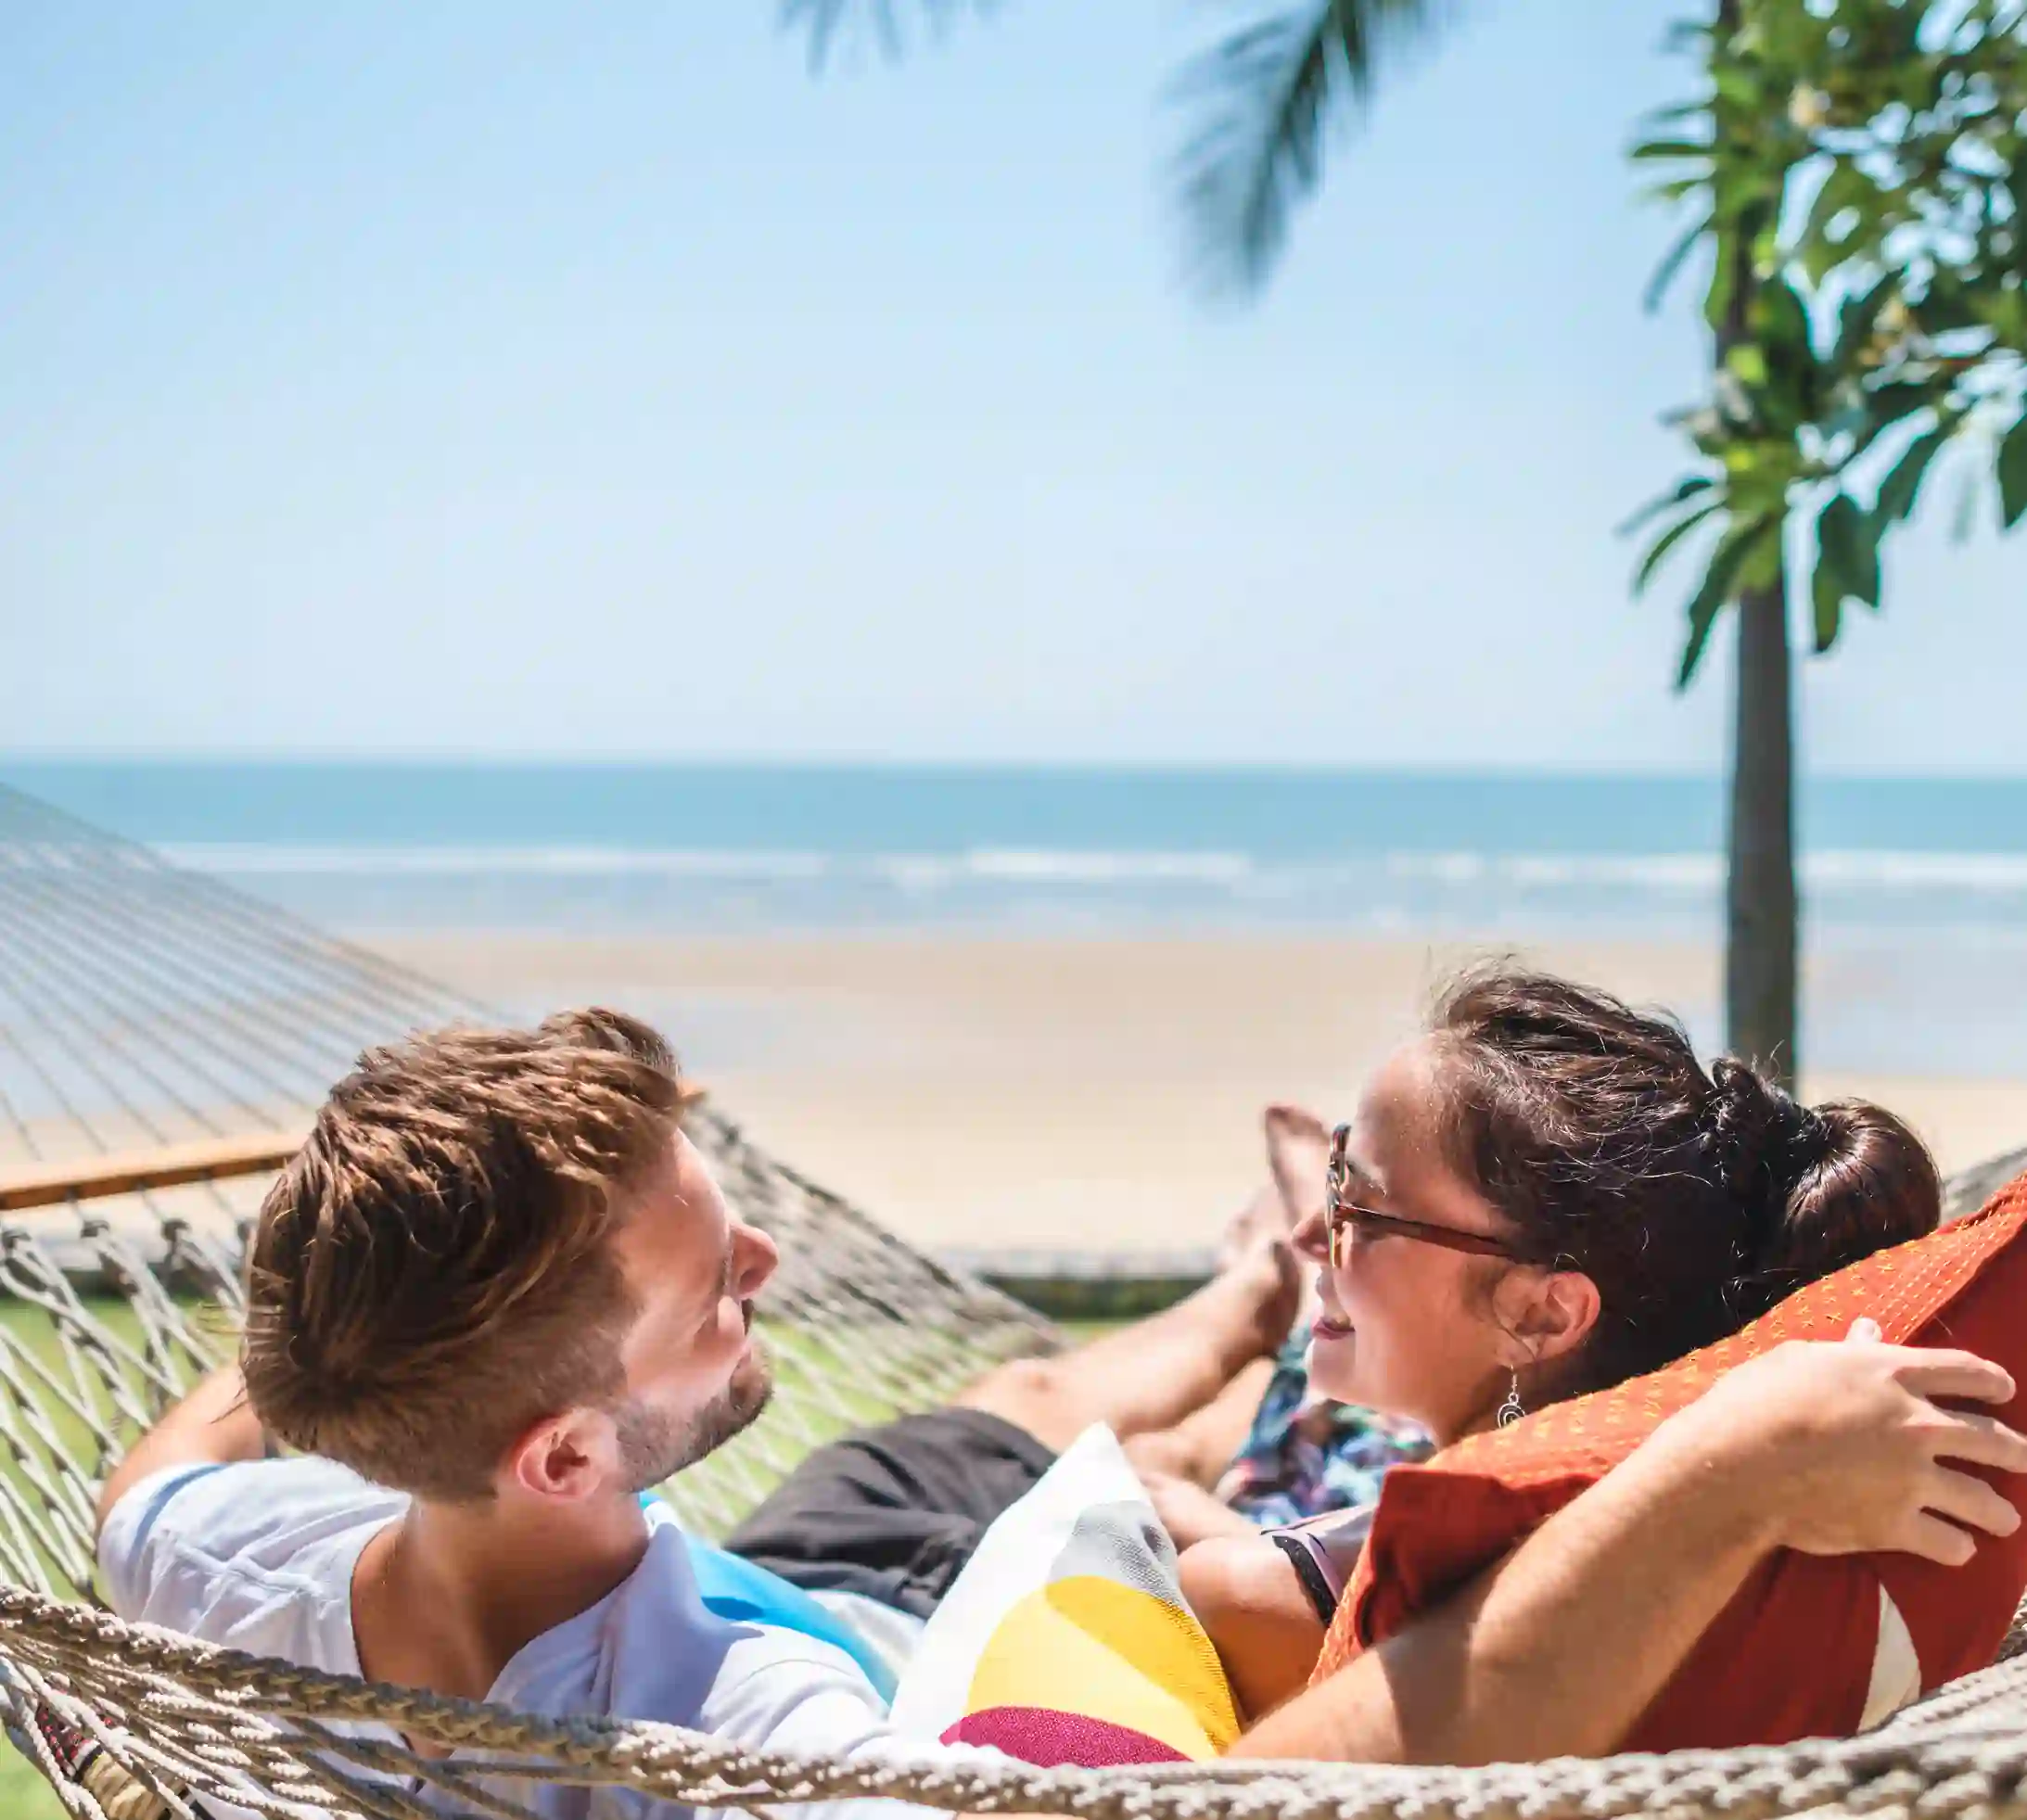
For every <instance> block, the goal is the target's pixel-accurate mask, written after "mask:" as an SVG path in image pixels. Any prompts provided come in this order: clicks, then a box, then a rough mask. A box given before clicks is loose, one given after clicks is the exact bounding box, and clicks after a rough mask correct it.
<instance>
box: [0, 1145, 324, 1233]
mask: <svg viewBox="0 0 2027 1820" xmlns="http://www.w3.org/2000/svg"><path fill="white" fill-rule="evenodd" d="M302 1139H303V1133H302V1132H300V1131H263V1132H261V1134H260V1135H259V1136H257V1137H251V1138H208V1139H205V1140H204V1141H203V1142H202V1143H197V1144H172V1145H169V1146H167V1147H165V1148H163V1149H160V1150H147V1151H128V1152H124V1153H122V1154H121V1155H117V1156H94V1157H83V1158H75V1159H73V1160H72V1161H70V1162H69V1163H50V1164H38V1165H36V1166H35V1167H33V1168H30V1169H8V1170H6V1171H0V1214H18V1213H22V1212H24V1211H26V1210H27V1209H29V1208H32V1207H57V1206H62V1205H64V1204H66V1203H70V1202H72V1201H101V1200H104V1199H105V1198H106V1197H107V1196H108V1195H113V1194H136V1193H139V1192H140V1191H141V1190H144V1189H151V1188H180V1187H182V1186H184V1185H185V1183H188V1182H216V1181H225V1180H228V1179H230V1178H231V1177H236V1176H261V1175H265V1174H267V1173H268V1172H269V1171H270V1170H274V1169H279V1168H280V1167H281V1166H282V1165H283V1164H285V1163H287V1161H288V1159H289V1158H290V1157H292V1156H293V1155H295V1153H296V1152H297V1151H299V1150H300V1149H301V1148H302Z"/></svg>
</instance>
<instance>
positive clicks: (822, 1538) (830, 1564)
mask: <svg viewBox="0 0 2027 1820" xmlns="http://www.w3.org/2000/svg"><path fill="white" fill-rule="evenodd" d="M1055 1460H1056V1457H1055V1455H1054V1454H1053V1453H1052V1452H1051V1451H1050V1449H1048V1448H1047V1447H1045V1446H1043V1445H1041V1443H1040V1442H1039V1441H1038V1440H1036V1439H1035V1437H1034V1436H1033V1435H1032V1434H1030V1433H1028V1432H1027V1431H1026V1429H1024V1428H1017V1427H1015V1426H1014V1423H1012V1422H1010V1421H1006V1420H1004V1419H1001V1417H998V1416H988V1414H987V1413H986V1412H985V1411H984V1410H983V1409H937V1410H932V1411H931V1412H930V1413H929V1414H927V1415H925V1416H903V1417H902V1418H901V1419H899V1421H895V1422H888V1423H887V1424H886V1426H885V1427H883V1428H875V1429H868V1430H867V1431H866V1432H864V1433H862V1434H854V1435H850V1436H848V1438H847V1439H845V1440H843V1441H834V1442H833V1443H832V1444H831V1445H829V1446H827V1447H819V1448H818V1449H817V1451H816V1452H815V1453H813V1454H811V1455H810V1457H809V1458H808V1459H806V1460H804V1461H803V1463H802V1464H801V1465H800V1466H798V1467H797V1469H796V1470H794V1471H793V1472H791V1473H790V1474H789V1475H788V1477H787V1478H786V1479H784V1481H783V1482H782V1483H781V1485H780V1486H779V1487H778V1488H777V1489H776V1490H775V1491H774V1492H773V1493H772V1495H770V1496H769V1497H768V1498H767V1499H766V1501H765V1502H764V1503H762V1504H761V1506H760V1508H759V1509H758V1510H756V1511H755V1512H754V1513H753V1514H752V1515H751V1516H750V1517H748V1518H747V1519H746V1521H745V1522H743V1523H741V1524H740V1525H739V1527H738V1528H737V1529H735V1530H734V1531H733V1533H732V1534H731V1535H730V1536H728V1537H727V1538H726V1540H725V1546H727V1547H728V1548H730V1549H731V1550H732V1551H733V1554H735V1555H744V1556H745V1557H746V1559H747V1560H749V1561H752V1562H753V1563H755V1565H757V1566H759V1567H764V1568H769V1569H771V1570H772V1571H773V1572H776V1573H778V1574H780V1575H781V1576H782V1578H783V1579H784V1580H787V1581H790V1582H792V1583H793V1584H794V1585H797V1586H800V1587H802V1588H804V1589H805V1590H806V1591H809V1592H842V1593H859V1594H862V1595H863V1596H864V1597H867V1598H873V1599H878V1600H879V1602H880V1603H881V1604H882V1605H891V1606H894V1607H896V1608H898V1609H899V1610H902V1611H912V1612H913V1613H914V1614H915V1615H916V1616H917V1617H920V1618H926V1617H927V1616H928V1615H929V1613H930V1612H931V1611H933V1610H936V1606H937V1600H938V1599H940V1598H941V1597H943V1595H944V1594H945V1593H947V1592H949V1591H950V1583H951V1582H952V1581H953V1580H955V1579H956V1578H957V1576H958V1574H959V1573H961V1572H963V1567H964V1563H965V1562H966V1561H968V1560H969V1559H971V1558H972V1551H973V1550H974V1549H975V1548H976V1547H977V1546H978V1538H979V1537H980V1536H981V1535H983V1534H985V1532H986V1527H987V1525H988V1524H989V1523H990V1522H991V1521H992V1520H993V1519H994V1518H995V1517H997V1516H998V1515H999V1514H1000V1513H1001V1511H1002V1510H1004V1509H1005V1508H1007V1506H1008V1505H1010V1504H1012V1503H1014V1500H1015V1499H1017V1498H1018V1497H1020V1496H1021V1495H1022V1494H1024V1493H1025V1492H1026V1491H1027V1490H1028V1489H1029V1488H1030V1487H1031V1486H1032V1485H1034V1483H1036V1481H1037V1480H1039V1478H1040V1477H1041V1475H1042V1474H1043V1473H1044V1472H1046V1471H1048V1470H1049V1469H1050V1468H1051V1467H1052V1466H1053V1465H1054V1464H1055Z"/></svg>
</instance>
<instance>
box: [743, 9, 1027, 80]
mask: <svg viewBox="0 0 2027 1820" xmlns="http://www.w3.org/2000/svg"><path fill="white" fill-rule="evenodd" d="M997 4H998V0H911V4H910V5H909V6H908V7H907V8H906V10H908V11H911V12H912V13H914V14H915V15H916V16H917V17H918V18H919V19H920V20H921V22H922V23H923V24H924V25H925V26H926V27H927V28H928V30H929V32H930V33H931V35H932V36H934V35H937V34H939V33H941V32H944V31H945V30H946V29H948V27H949V25H950V21H951V20H952V19H956V18H957V17H958V16H959V15H961V14H963V13H989V12H991V11H992V10H993V8H994V6H996V5H997ZM901 10H902V9H900V8H897V6H895V4H894V0H780V12H779V19H780V22H781V28H782V30H783V31H784V32H807V33H808V34H809V40H810V69H811V70H822V68H823V66H824V65H825V64H826V63H827V62H828V61H829V60H830V56H831V51H832V48H833V46H834V45H835V44H836V42H837V40H838V37H839V35H840V34H841V33H843V32H850V31H853V30H855V29H856V30H863V31H867V32H871V33H872V34H873V37H874V39H875V40H876V41H877V42H878V44H879V46H880V49H881V52H882V53H883V55H885V56H886V57H890V58H892V57H899V56H900V55H901V54H902V52H904V51H905V50H906V49H907V48H908V35H907V32H906V29H905V28H904V27H903V25H902V23H901V19H900V11H901Z"/></svg>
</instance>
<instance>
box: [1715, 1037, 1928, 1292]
mask: <svg viewBox="0 0 2027 1820" xmlns="http://www.w3.org/2000/svg"><path fill="white" fill-rule="evenodd" d="M1711 1084H1712V1094H1711V1126H1712V1134H1713V1136H1714V1138H1715V1141H1716V1144H1717V1148H1718V1152H1719V1156H1720V1158H1721V1161H1722V1165H1723V1168H1724V1173H1725V1177H1726V1179H1727V1183H1728V1184H1729V1186H1730V1188H1731V1190H1732V1192H1733V1193H1734V1194H1735V1195H1736V1196H1737V1197H1738V1199H1739V1202H1740V1204H1741V1205H1742V1206H1743V1207H1744V1209H1745V1211H1746V1215H1747V1218H1748V1221H1749V1224H1750V1228H1751V1232H1752V1235H1753V1236H1752V1240H1751V1246H1752V1260H1751V1265H1750V1274H1749V1276H1748V1277H1747V1279H1746V1280H1745V1281H1744V1282H1742V1283H1741V1284H1740V1286H1739V1287H1740V1292H1741V1293H1742V1294H1743V1295H1744V1297H1745V1298H1746V1301H1747V1303H1748V1304H1749V1305H1750V1310H1751V1312H1753V1313H1759V1312H1761V1311H1763V1310H1765V1309H1766V1308H1770V1307H1772V1306H1773V1305H1774V1304H1775V1303H1776V1302H1778V1301H1779V1300H1780V1299H1781V1298H1782V1297H1783V1296H1784V1295H1786V1294H1788V1293H1789V1292H1790V1291H1791V1290H1793V1289H1795V1288H1797V1287H1798V1286H1800V1285H1801V1284H1803V1283H1805V1282H1812V1281H1814V1280H1815V1279H1817V1278H1818V1277H1822V1276H1827V1275H1829V1272H1831V1271H1833V1270H1838V1269H1842V1267H1843V1266H1845V1265H1847V1264H1854V1263H1855V1262H1856V1261H1857V1260H1858V1259H1859V1258H1861V1257H1866V1256H1869V1255H1870V1254H1872V1253H1873V1252H1876V1251H1883V1250H1884V1249H1885V1248H1886V1247H1887V1246H1889V1245H1897V1244H1900V1243H1902V1242H1904V1241H1906V1240H1909V1239H1919V1238H1920V1237H1921V1236H1922V1235H1923V1234H1924V1233H1927V1232H1932V1231H1933V1230H1934V1229H1935V1227H1936V1223H1937V1221H1938V1220H1939V1219H1940V1218H1941V1217H1942V1204H1943V1186H1942V1180H1941V1177H1939V1176H1938V1174H1937V1172H1936V1167H1935V1159H1934V1158H1933V1157H1931V1155H1930V1154H1929V1151H1928V1147H1927V1146H1926V1145H1925V1144H1923V1143H1922V1141H1921V1139H1919V1138H1918V1137H1916V1135H1915V1134H1914V1132H1913V1131H1912V1130H1911V1129H1910V1128H1909V1127H1908V1126H1907V1125H1906V1122H1905V1121H1904V1120H1902V1119H1900V1118H1898V1117H1896V1116H1895V1115H1894V1114H1892V1113H1890V1112H1888V1111H1887V1110H1886V1109H1885V1108H1884V1107H1883V1106H1876V1105H1873V1104H1872V1103H1871V1102H1870V1101H1865V1100H1836V1101H1829V1103H1828V1104H1825V1105H1821V1106H1804V1105H1802V1104H1800V1103H1799V1102H1797V1101H1795V1100H1793V1099H1791V1097H1790V1096H1789V1095H1788V1094H1786V1093H1784V1092H1782V1091H1781V1090H1780V1088H1778V1087H1776V1086H1774V1085H1773V1083H1771V1082H1770V1081H1768V1080H1767V1079H1766V1077H1765V1076H1764V1075H1760V1074H1759V1073H1758V1072H1757V1071H1756V1070H1754V1069H1753V1068H1752V1067H1750V1066H1748V1065H1747V1064H1746V1063H1743V1062H1740V1061H1736V1060H1733V1059H1732V1058H1729V1057H1727V1058H1725V1059H1724V1060H1722V1061H1720V1062H1718V1063H1716V1064H1715V1066H1714V1067H1713V1068H1712V1069H1711Z"/></svg>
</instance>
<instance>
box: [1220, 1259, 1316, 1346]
mask: <svg viewBox="0 0 2027 1820" xmlns="http://www.w3.org/2000/svg"><path fill="white" fill-rule="evenodd" d="M1225 1271H1226V1274H1228V1275H1230V1276H1235V1277H1238V1278H1240V1279H1243V1281H1244V1282H1245V1283H1246V1284H1247V1286H1248V1287H1249V1288H1250V1289H1251V1290H1252V1291H1253V1292H1254V1295H1255V1305H1256V1308H1257V1310H1258V1313H1257V1316H1256V1318H1257V1320H1258V1322H1259V1330H1260V1350H1261V1351H1262V1352H1263V1353H1274V1352H1279V1351H1280V1350H1281V1342H1282V1341H1284V1340H1286V1339H1287V1337H1288V1331H1289V1329H1290V1328H1291V1327H1292V1326H1293V1325H1294V1318H1295V1316H1296V1314H1297V1312H1298V1311H1299V1310H1300V1308H1301V1305H1302V1294H1303V1287H1304V1285H1303V1278H1302V1260H1301V1259H1300V1258H1298V1257H1297V1256H1296V1255H1295V1248H1294V1246H1293V1245H1291V1244H1290V1243H1289V1242H1288V1241H1287V1238H1286V1237H1285V1236H1284V1235H1279V1234H1274V1233H1266V1232H1263V1233H1261V1234H1259V1235H1258V1236H1257V1237H1256V1238H1255V1239H1253V1240H1252V1241H1251V1242H1250V1243H1248V1244H1247V1245H1246V1246H1245V1247H1244V1249H1243V1251H1241V1252H1240V1253H1239V1254H1238V1256H1236V1257H1235V1258H1234V1259H1233V1260H1232V1261H1231V1262H1230V1264H1228V1265H1227V1266H1225Z"/></svg>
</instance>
